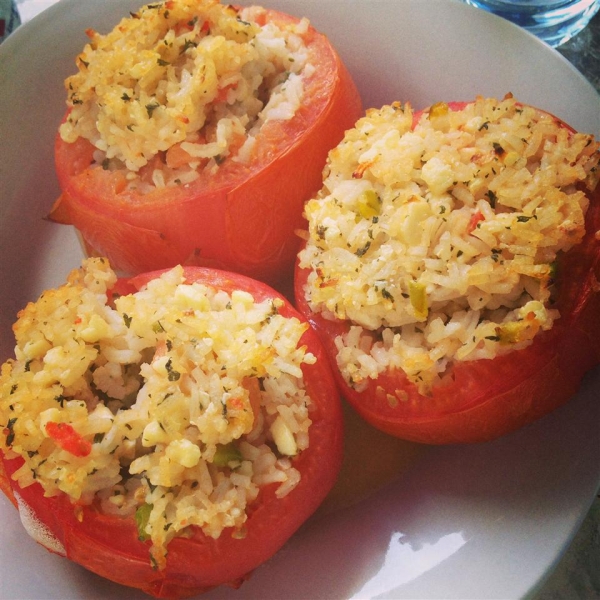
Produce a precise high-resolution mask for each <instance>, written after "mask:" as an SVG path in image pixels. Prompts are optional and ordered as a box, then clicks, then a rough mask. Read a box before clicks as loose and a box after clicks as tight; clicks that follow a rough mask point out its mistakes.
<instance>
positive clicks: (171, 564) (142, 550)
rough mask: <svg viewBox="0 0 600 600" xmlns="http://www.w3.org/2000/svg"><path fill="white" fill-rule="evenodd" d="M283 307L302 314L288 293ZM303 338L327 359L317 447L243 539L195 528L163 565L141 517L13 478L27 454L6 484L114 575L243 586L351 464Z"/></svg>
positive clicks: (240, 283) (220, 278)
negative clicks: (143, 532) (154, 561)
mask: <svg viewBox="0 0 600 600" xmlns="http://www.w3.org/2000/svg"><path fill="white" fill-rule="evenodd" d="M158 275H160V272H156V273H151V274H145V275H141V276H138V277H137V278H133V279H130V280H119V282H118V283H117V285H116V286H115V288H114V290H113V291H118V292H119V293H121V294H124V293H130V292H133V291H135V290H137V289H139V288H140V287H141V286H142V285H143V284H144V283H146V282H147V281H149V280H150V279H152V278H154V277H156V276H158ZM185 277H186V281H188V282H201V283H204V284H207V285H210V286H213V287H215V288H218V289H221V290H225V291H227V292H232V291H233V290H245V291H247V292H249V293H250V294H252V295H253V297H254V299H255V301H256V302H260V301H262V300H265V299H269V298H282V299H283V297H282V296H280V295H279V294H278V293H277V292H275V291H274V290H272V289H271V288H269V287H268V286H267V285H265V284H263V283H260V282H257V281H254V280H252V279H249V278H247V277H245V276H243V275H238V274H233V273H226V272H222V271H216V270H210V269H204V268H201V267H187V268H186V269H185ZM279 313H280V314H282V315H283V316H285V317H297V318H299V319H301V320H302V316H301V315H300V314H299V313H298V312H297V311H296V310H295V309H294V308H293V306H292V305H291V304H290V302H288V301H287V300H284V306H282V307H281V308H280V309H279ZM300 344H301V345H305V346H306V348H307V351H308V352H311V353H313V354H314V355H315V357H316V358H317V361H316V363H314V364H304V365H302V370H303V374H304V382H305V386H306V390H307V392H308V394H309V395H310V397H311V399H312V401H313V404H314V412H311V415H310V416H311V420H312V424H311V426H310V429H309V435H310V444H309V447H308V448H307V449H306V450H304V451H303V452H301V453H300V455H299V456H297V457H296V458H295V459H294V466H295V468H297V469H298V471H300V474H301V479H300V482H299V483H298V485H297V486H296V487H295V488H294V489H293V490H292V491H291V492H289V493H288V494H287V495H286V496H284V497H283V498H277V497H276V496H275V489H276V487H277V484H271V485H266V486H264V487H263V488H262V489H261V491H260V493H259V496H258V498H257V499H256V501H254V502H253V503H252V504H251V505H250V506H249V508H248V520H247V522H246V534H245V536H244V537H237V536H236V537H234V536H233V535H232V533H233V531H232V530H231V529H225V530H224V531H223V533H222V534H221V536H220V537H219V538H218V539H213V538H211V537H208V536H206V535H204V534H203V533H202V532H201V530H200V529H198V528H195V527H194V528H192V532H191V535H190V537H176V538H174V539H173V540H171V542H170V543H169V545H168V556H167V564H166V568H165V569H164V570H155V569H153V568H152V566H151V562H150V558H149V542H142V541H140V540H139V539H138V529H137V526H136V523H135V520H134V518H133V517H131V518H128V519H124V518H120V517H118V516H112V515H106V514H103V513H102V512H100V511H99V510H98V508H97V507H96V506H95V505H94V504H92V505H90V506H77V507H76V506H74V505H73V504H72V502H71V501H70V500H69V498H68V497H67V496H66V495H65V494H60V495H57V496H53V497H45V496H44V492H43V489H42V487H41V486H40V485H39V484H38V483H34V484H33V485H30V486H28V487H26V488H21V487H20V486H19V485H18V484H17V483H15V482H14V481H12V480H11V478H10V476H11V474H12V473H14V472H15V471H16V470H17V469H18V468H19V467H20V465H21V464H22V460H21V459H20V458H17V459H12V460H7V459H6V458H4V457H2V460H0V489H2V491H4V493H5V494H6V495H7V496H8V497H9V499H11V501H12V502H13V503H14V504H15V505H16V504H17V502H16V499H15V495H17V496H18V497H19V498H20V499H21V500H22V501H23V502H24V503H26V504H27V505H28V506H29V507H30V508H31V510H32V511H33V513H34V514H35V515H36V517H37V518H38V519H39V521H40V522H41V523H42V524H44V525H45V526H46V527H47V528H48V529H49V531H50V532H51V533H52V534H53V535H54V536H55V537H56V538H57V539H58V540H59V541H60V543H61V544H62V545H63V547H64V549H65V553H66V556H67V557H68V558H69V559H71V560H73V561H74V562H76V563H78V564H80V565H82V566H84V567H86V568H87V569H89V570H90V571H93V572H94V573H97V574H98V575H101V576H103V577H105V578H107V579H110V580H112V581H115V582H117V583H120V584H123V585H126V586H130V587H134V588H140V589H142V590H143V591H145V592H147V593H148V594H151V595H153V596H156V597H159V598H181V597H188V596H192V595H195V594H198V593H201V592H203V591H206V590H208V589H210V588H213V587H215V586H218V585H221V584H230V585H233V586H237V585H239V584H240V583H241V582H242V581H243V580H244V579H245V578H247V577H248V576H249V574H250V573H251V571H252V570H253V569H255V568H256V567H257V566H258V565H260V564H261V563H262V562H264V561H266V560H267V559H268V558H270V557H271V556H272V555H273V554H274V553H275V552H277V550H279V548H281V546H283V544H284V543H285V542H286V541H287V540H288V539H289V537H290V536H291V535H292V534H293V533H294V532H295V531H296V530H297V529H298V527H300V525H301V524H302V523H303V522H304V521H305V520H306V519H307V518H308V517H309V516H310V515H311V514H312V513H313V512H314V511H315V510H316V508H317V507H318V506H319V504H320V503H321V502H322V500H323V499H324V497H325V496H326V495H327V493H328V492H329V491H330V489H331V488H332V486H333V484H334V482H335V480H336V478H337V474H338V472H339V469H340V466H341V462H342V452H343V447H342V441H343V440H342V437H343V431H342V429H343V424H342V414H341V406H340V403H339V394H338V392H337V389H336V385H335V381H334V379H333V377H332V374H331V371H330V369H329V365H328V360H327V356H326V354H325V353H324V350H323V348H322V346H321V343H320V341H319V338H318V336H317V335H316V333H315V332H314V331H313V330H312V328H309V329H308V330H307V331H306V332H305V333H304V335H303V337H302V338H301V341H300ZM55 425H56V424H55ZM55 429H58V428H54V427H51V428H50V431H49V434H50V435H51V436H52V437H55V435H54V434H56V436H57V437H58V438H60V439H61V440H62V439H63V438H67V441H66V444H67V445H68V446H69V447H71V444H72V442H73V436H72V435H69V434H68V432H67V433H66V434H65V433H64V432H62V433H60V434H59V433H57V432H56V431H55ZM75 435H76V434H75ZM55 439H56V437H55ZM59 443H62V442H59ZM65 449H66V450H69V448H65Z"/></svg>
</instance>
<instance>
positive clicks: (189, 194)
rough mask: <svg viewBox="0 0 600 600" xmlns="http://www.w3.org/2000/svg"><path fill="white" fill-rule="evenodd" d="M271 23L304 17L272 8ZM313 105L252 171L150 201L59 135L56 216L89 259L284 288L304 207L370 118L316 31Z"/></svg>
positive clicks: (270, 138)
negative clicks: (238, 276)
mask: <svg viewBox="0 0 600 600" xmlns="http://www.w3.org/2000/svg"><path fill="white" fill-rule="evenodd" d="M267 20H270V21H273V22H276V23H279V24H283V25H285V24H286V23H292V22H297V21H298V19H296V18H295V17H291V16H288V15H285V14H283V13H279V12H277V11H271V10H270V11H267ZM307 44H308V47H309V49H310V50H309V54H310V62H312V63H313V64H314V65H315V66H316V69H315V73H314V74H313V75H311V76H310V78H308V79H305V94H306V101H305V102H303V103H302V105H301V107H300V108H299V109H298V111H297V113H296V114H295V116H294V117H293V118H292V119H290V120H289V121H271V122H269V123H268V124H267V125H266V127H264V128H263V131H262V133H261V134H260V136H259V138H260V139H259V140H257V146H256V147H257V156H254V157H253V158H252V161H251V162H250V163H249V164H248V165H243V164H240V163H235V162H234V161H232V160H226V161H225V162H224V163H223V164H222V165H221V166H220V167H219V170H218V171H217V173H216V174H215V175H208V174H202V175H201V177H200V178H198V179H197V180H196V181H195V182H193V183H191V184H189V185H185V186H179V187H177V188H168V189H163V190H155V191H153V192H151V193H148V194H146V195H144V196H142V195H140V194H138V193H136V192H133V191H127V190H125V189H124V185H125V181H124V178H123V175H122V174H113V173H111V172H109V171H104V170H103V169H101V168H96V169H90V168H88V166H89V165H90V163H91V162H92V156H93V151H94V148H93V146H92V145H91V143H89V142H88V141H87V140H84V139H82V138H80V139H79V140H77V141H76V142H74V143H72V144H68V143H65V142H64V141H63V140H62V139H61V138H60V136H57V139H56V144H55V162H56V172H57V176H58V180H59V183H60V187H61V190H62V194H61V196H60V198H59V199H58V200H57V202H56V203H55V205H54V207H53V209H52V211H51V213H50V218H51V219H52V220H54V221H56V222H59V223H66V224H72V225H74V226H75V227H76V229H77V230H78V231H79V232H80V234H81V236H82V238H83V243H84V245H85V247H86V249H87V250H88V252H89V253H91V254H95V255H99V256H105V257H106V258H108V259H109V260H110V261H111V264H112V265H113V266H114V268H116V269H117V270H119V271H121V272H123V273H126V274H129V275H131V274H136V273H141V272H147V271H152V270H156V269H162V268H168V267H172V266H174V265H176V264H188V265H201V266H208V267H214V268H222V269H226V270H232V271H236V272H240V273H244V274H246V275H249V276H252V277H254V278H256V279H260V280H263V281H267V282H269V283H276V282H277V281H279V280H280V279H282V278H284V277H285V275H286V274H288V273H289V272H290V271H292V270H293V264H294V258H295V256H296V253H297V251H298V248H299V244H300V240H299V238H298V237H297V236H296V235H295V231H296V230H297V229H302V228H304V227H305V222H304V220H303V217H302V207H303V204H304V201H305V200H307V199H308V198H309V197H310V196H311V195H312V194H313V193H314V192H316V190H317V189H318V188H319V187H320V185H321V171H322V169H323V166H324V164H325V159H326V157H327V153H328V151H329V150H330V149H331V148H333V147H334V146H335V145H337V143H338V142H339V141H340V140H341V139H342V137H343V134H344V131H345V130H346V129H348V128H350V127H353V126H354V123H355V121H356V120H357V119H358V118H359V116H361V114H362V105H361V100H360V96H359V94H358V91H357V89H356V87H355V85H354V83H353V81H352V78H351V76H350V74H349V73H348V71H347V69H346V68H345V66H344V65H343V64H342V62H341V60H340V58H339V56H338V55H337V53H336V52H335V50H334V48H333V47H332V46H331V44H330V43H329V41H328V40H327V38H326V37H325V36H324V35H322V34H320V33H318V32H317V31H315V30H314V29H313V28H309V33H307Z"/></svg>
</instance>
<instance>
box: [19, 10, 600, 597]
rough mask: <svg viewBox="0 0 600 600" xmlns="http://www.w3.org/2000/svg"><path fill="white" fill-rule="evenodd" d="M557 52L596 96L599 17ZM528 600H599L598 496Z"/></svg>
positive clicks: (24, 17)
mask: <svg viewBox="0 0 600 600" xmlns="http://www.w3.org/2000/svg"><path fill="white" fill-rule="evenodd" d="M55 1H56V0H16V2H17V4H18V7H19V11H20V14H21V17H22V20H23V21H28V20H29V19H31V18H32V17H33V16H35V15H36V14H38V13H39V12H41V11H42V10H44V9H45V8H46V7H48V6H50V5H51V4H54V2H55ZM558 51H559V52H560V53H561V54H562V55H563V56H564V57H565V58H566V59H567V60H569V61H570V62H571V63H572V64H573V65H574V66H575V67H576V68H577V69H578V70H579V71H580V72H581V73H582V74H583V75H584V76H585V77H586V78H587V79H588V80H589V81H590V82H591V83H592V85H593V86H594V87H595V88H596V90H597V91H598V92H599V93H600V13H598V14H597V15H596V16H595V17H594V18H593V19H592V21H591V22H590V24H589V25H588V27H587V28H586V29H584V30H583V31H582V32H581V33H579V34H578V35H577V36H575V37H574V38H572V39H571V40H569V41H568V42H566V43H565V44H563V45H562V46H560V47H559V48H558ZM531 600H600V496H599V497H598V498H596V500H595V501H594V503H593V505H592V507H591V509H590V511H589V513H588V515H587V516H586V518H585V519H584V521H583V523H582V525H581V527H580V529H579V531H578V533H577V534H576V536H575V538H574V539H573V541H572V543H571V545H570V546H569V548H568V550H567V552H566V553H565V555H564V556H563V557H562V559H561V560H560V561H559V563H558V564H557V566H556V568H555V569H554V571H553V572H552V574H551V575H550V576H549V578H548V579H547V581H546V582H545V584H544V585H543V586H542V588H541V589H540V590H539V591H538V592H537V593H536V594H535V595H534V597H533V598H532V599H531Z"/></svg>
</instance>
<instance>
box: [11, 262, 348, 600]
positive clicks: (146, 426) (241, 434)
mask: <svg viewBox="0 0 600 600" xmlns="http://www.w3.org/2000/svg"><path fill="white" fill-rule="evenodd" d="M14 331H15V335H16V340H17V345H16V350H15V358H14V359H12V360H9V361H7V362H6V363H5V364H4V365H3V366H2V374H1V380H0V422H1V424H2V432H3V435H1V436H0V449H1V451H2V459H1V460H0V466H1V468H0V483H1V487H2V490H3V491H4V492H5V493H6V494H7V495H8V497H9V498H10V499H11V500H12V501H13V503H14V504H15V505H16V506H17V507H18V509H19V512H20V516H21V520H22V521H23V523H24V525H25V526H26V529H27V530H28V532H29V533H30V534H31V535H32V537H34V539H36V541H38V542H40V543H41V544H43V545H44V546H46V547H47V548H48V549H49V550H51V551H53V552H56V553H58V554H61V555H64V556H66V557H68V558H69V559H71V560H73V561H75V562H77V563H79V564H81V565H83V566H84V567H86V568H87V569H89V570H91V571H93V572H95V573H97V574H99V575H101V576H103V577H106V578H108V579H111V580H113V581H116V582H118V583H121V584H123V585H127V586H131V587H135V588H140V589H142V590H144V591H145V592H147V593H149V594H151V595H154V596H156V597H169V598H174V597H185V596H191V595H194V594H197V593H200V592H202V591H204V590H207V589H210V588H212V587H214V586H218V585H220V584H229V585H239V584H240V583H241V582H242V581H243V579H244V578H245V577H247V576H248V575H249V574H250V572H251V571H252V570H253V569H254V568H255V567H257V566H258V565H259V564H261V563H262V562H264V561H265V560H267V559H268V558H269V557H270V556H271V555H273V554H274V553H275V552H276V551H277V550H278V549H279V548H280V547H281V546H282V545H283V544H284V543H285V542H286V541H287V539H288V538H289V537H290V536H291V535H292V534H293V533H294V531H295V530H296V529H297V528H298V527H299V526H300V525H301V524H302V523H303V522H304V521H305V520H306V519H307V518H308V517H309V516H310V515H311V514H312V513H313V511H314V510H315V509H316V508H317V506H318V505H319V504H320V502H321V501H322V500H323V498H324V497H325V495H326V494H327V493H328V491H329V490H330V488H331V487H332V485H333V483H334V481H335V479H336V477H337V473H338V470H339V468H340V464H341V457H342V417H341V412H340V403H339V396H338V392H337V389H336V386H335V381H334V379H333V376H332V374H331V371H330V368H329V364H328V361H327V357H326V355H324V353H323V351H322V348H321V345H320V342H319V340H318V337H317V336H316V334H315V333H314V331H313V330H312V329H311V328H310V327H309V325H308V323H306V322H305V321H303V320H302V319H301V318H300V315H299V313H297V312H296V311H295V309H294V308H293V307H292V306H291V304H290V303H289V302H288V301H286V300H284V298H283V297H282V296H280V295H279V294H277V293H276V292H274V291H273V290H272V289H271V288H269V287H268V286H266V285H265V284H262V283H260V282H257V281H255V280H251V279H249V278H246V277H244V276H242V275H238V274H231V273H227V272H224V271H217V270H211V269H205V268H202V267H187V268H182V267H176V268H174V269H171V270H167V271H161V272H154V273H150V274H147V275H140V276H138V277H137V278H134V279H130V280H117V279H116V276H115V274H114V272H113V271H112V269H111V268H110V267H109V263H108V261H107V260H105V259H100V258H92V259H87V260H86V261H84V263H83V266H82V268H81V269H78V270H75V271H73V273H72V274H71V275H70V277H69V279H68V282H67V283H66V284H65V285H63V286H61V287H59V288H57V289H55V290H50V291H47V292H45V293H44V294H42V296H41V297H40V298H39V300H38V301H37V302H35V303H30V304H29V305H28V306H27V307H26V308H25V309H24V310H23V311H21V313H20V315H19V320H18V321H17V323H16V324H15V326H14Z"/></svg>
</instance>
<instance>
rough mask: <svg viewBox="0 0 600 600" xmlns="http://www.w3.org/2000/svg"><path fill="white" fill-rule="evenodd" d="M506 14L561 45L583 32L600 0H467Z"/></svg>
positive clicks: (550, 42)
mask: <svg viewBox="0 0 600 600" xmlns="http://www.w3.org/2000/svg"><path fill="white" fill-rule="evenodd" d="M464 2H466V3H467V4H471V5H472V6H477V7H479V8H483V9H485V10H487V11H489V12H492V13H494V14H496V15H499V16H501V17H504V18H505V19H508V20H509V21H512V22H513V23H516V24H517V25H520V26H521V27H524V28H525V29H527V30H528V31H531V33H533V34H535V35H537V36H538V37H539V38H541V39H542V40H544V41H545V42H547V43H548V44H550V45H551V46H559V45H560V44H562V43H564V42H566V41H567V40H568V39H570V38H572V37H573V36H574V35H576V34H577V33H579V32H580V31H581V30H582V29H583V28H584V27H585V26H586V25H587V24H588V23H589V21H590V19H591V18H592V17H593V16H594V15H595V14H596V13H597V12H598V10H599V9H600V0H545V1H544V0H464Z"/></svg>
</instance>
